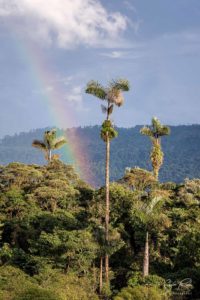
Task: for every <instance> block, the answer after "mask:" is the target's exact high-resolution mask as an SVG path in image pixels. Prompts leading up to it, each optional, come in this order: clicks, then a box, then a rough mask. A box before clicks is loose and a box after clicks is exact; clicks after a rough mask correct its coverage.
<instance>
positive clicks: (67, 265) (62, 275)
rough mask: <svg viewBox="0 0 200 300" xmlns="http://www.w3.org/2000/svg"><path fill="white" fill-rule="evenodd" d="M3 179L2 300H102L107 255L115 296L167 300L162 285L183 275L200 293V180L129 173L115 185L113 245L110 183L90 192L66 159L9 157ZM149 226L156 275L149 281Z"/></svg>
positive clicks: (0, 212)
mask: <svg viewBox="0 0 200 300" xmlns="http://www.w3.org/2000/svg"><path fill="white" fill-rule="evenodd" d="M129 176H131V177H130V178H129ZM0 184H1V193H0V224H1V225H0V291H1V292H0V297H1V298H2V299H5V300H15V299H21V298H22V297H29V298H30V297H35V298H37V297H38V299H39V297H40V296H41V295H44V296H43V297H47V295H51V296H49V299H51V298H50V297H54V298H55V299H61V300H66V299H75V300H76V299H77V300H78V299H83V300H87V299H91V300H94V299H95V300H96V299H98V294H97V291H98V281H99V259H100V257H102V256H104V254H105V252H108V253H109V255H110V269H111V271H110V278H111V286H110V288H111V289H110V293H111V295H110V298H111V299H112V297H114V299H131V297H132V298H133V297H135V298H134V299H137V298H136V297H143V298H139V299H145V297H147V296H146V295H147V291H148V292H149V298H148V299H168V298H167V297H168V290H165V289H164V288H163V285H165V283H166V282H168V283H169V280H171V283H173V284H175V282H176V283H177V282H181V281H182V280H184V279H185V278H191V280H192V283H191V285H190V290H188V291H189V293H190V295H191V297H193V298H197V299H198V298H199V297H200V293H199V288H198V286H199V274H200V267H199V266H200V255H199V248H200V246H199V240H200V237H199V232H200V225H199V224H200V214H199V201H200V196H199V192H200V180H199V179H194V180H190V179H186V180H185V181H184V182H183V183H182V184H176V183H173V182H169V183H162V184H159V183H158V182H156V181H155V180H152V173H151V172H148V171H146V170H144V169H141V168H132V169H129V170H127V172H126V173H125V176H124V178H122V180H120V181H119V182H114V183H112V184H111V185H110V202H111V211H110V225H109V232H110V243H109V245H106V244H105V234H104V233H105V231H104V230H105V229H104V226H102V224H103V222H104V209H105V207H104V198H105V188H104V187H102V188H100V189H97V190H93V189H92V188H91V187H89V186H88V185H87V184H85V183H84V182H83V181H82V180H81V179H80V178H79V177H78V175H77V174H76V173H75V171H74V169H73V167H72V166H70V165H65V164H63V163H61V162H60V161H59V160H56V161H52V162H51V163H49V164H48V165H45V166H39V165H25V164H21V163H11V164H9V165H7V166H4V167H2V168H1V173H0ZM147 228H148V229H149V242H150V247H149V251H150V276H147V277H146V278H145V279H143V278H142V276H141V271H142V258H143V252H144V244H145V232H146V229H147ZM146 285H148V288H147V286H146ZM169 287H170V284H169ZM104 289H105V292H106V293H107V290H106V286H104ZM176 291H177V286H176V287H175V286H172V293H175V292H176ZM27 295H28V296H27ZM31 295H34V296H31ZM35 295H37V296H35ZM38 295H40V296H38ZM133 295H134V296H133ZM20 297H21V298H20ZM120 297H121V298H120ZM150 297H151V298H150ZM159 297H165V298H159ZM22 299H23V298H22ZM24 299H26V298H24ZM44 299H45V298H44Z"/></svg>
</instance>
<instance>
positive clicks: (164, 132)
mask: <svg viewBox="0 0 200 300" xmlns="http://www.w3.org/2000/svg"><path fill="white" fill-rule="evenodd" d="M170 132H171V130H170V128H169V127H168V126H165V125H164V126H162V128H161V130H160V132H159V135H160V136H163V135H170Z"/></svg>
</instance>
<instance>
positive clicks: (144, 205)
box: [132, 189, 170, 277]
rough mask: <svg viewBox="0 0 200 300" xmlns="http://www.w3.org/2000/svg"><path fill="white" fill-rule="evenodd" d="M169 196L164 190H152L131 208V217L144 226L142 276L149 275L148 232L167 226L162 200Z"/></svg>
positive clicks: (168, 221)
mask: <svg viewBox="0 0 200 300" xmlns="http://www.w3.org/2000/svg"><path fill="white" fill-rule="evenodd" d="M168 197H169V192H168V191H166V190H159V189H157V190H152V191H151V192H150V193H149V196H148V199H146V201H145V202H144V200H143V201H141V200H140V201H137V202H136V203H134V208H133V210H132V215H133V218H134V219H135V218H139V219H140V220H141V221H142V223H143V224H144V227H145V247H144V256H143V277H146V276H148V275H149V233H151V231H152V230H153V229H155V228H167V227H168V226H169V224H170V220H169V219H168V217H167V216H166V215H165V214H163V213H162V207H163V204H164V200H165V199H167V198H168Z"/></svg>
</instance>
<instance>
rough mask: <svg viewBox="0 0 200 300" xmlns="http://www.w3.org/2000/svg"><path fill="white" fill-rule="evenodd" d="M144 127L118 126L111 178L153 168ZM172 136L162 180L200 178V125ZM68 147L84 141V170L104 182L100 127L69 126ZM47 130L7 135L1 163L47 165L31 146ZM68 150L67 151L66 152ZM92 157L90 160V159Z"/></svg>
mask: <svg viewBox="0 0 200 300" xmlns="http://www.w3.org/2000/svg"><path fill="white" fill-rule="evenodd" d="M140 128H141V126H136V127H134V128H129V129H127V128H117V131H118V138H116V139H114V140H113V141H112V144H111V157H112V159H111V174H110V175H111V180H116V179H119V178H121V177H122V176H123V174H124V169H125V168H126V167H133V166H139V167H141V168H145V169H148V170H151V162H150V159H149V153H150V149H151V142H150V141H149V140H148V139H147V138H146V137H145V136H142V135H141V134H140ZM170 128H171V134H170V138H168V137H166V138H165V137H163V139H162V149H163V152H164V163H163V166H162V167H161V170H160V176H159V179H160V180H161V181H175V182H177V183H178V182H183V181H184V179H185V178H198V177H200V152H199V149H200V125H191V126H186V125H185V126H170ZM66 132H67V134H66V136H67V140H68V146H66V147H69V145H70V144H71V143H73V139H74V135H75V136H76V137H77V139H78V140H79V141H81V148H82V149H83V151H82V156H83V160H85V161H87V164H85V170H84V173H85V174H86V173H87V172H88V169H89V170H90V172H91V173H92V174H93V176H92V177H93V178H94V180H91V183H94V184H95V185H102V184H104V172H105V168H104V166H105V163H104V157H105V147H104V146H105V145H104V143H103V141H102V140H101V139H100V138H99V136H100V127H99V126H94V127H85V128H74V129H68V130H67V131H66ZM43 133H44V129H37V130H35V131H31V132H28V133H20V134H18V135H15V136H6V137H5V138H3V139H2V141H1V143H0V164H8V163H10V162H12V161H20V162H23V163H28V164H32V163H35V164H44V163H45V159H44V157H43V154H42V153H41V152H40V151H39V150H37V149H33V147H31V144H32V141H33V140H34V139H39V140H41V139H42V138H43ZM64 152H65V151H64ZM58 153H62V155H61V159H62V160H64V161H65V162H66V163H71V162H72V161H71V159H70V156H68V157H67V158H66V157H65V156H64V155H63V151H62V150H61V151H58ZM88 157H89V160H88Z"/></svg>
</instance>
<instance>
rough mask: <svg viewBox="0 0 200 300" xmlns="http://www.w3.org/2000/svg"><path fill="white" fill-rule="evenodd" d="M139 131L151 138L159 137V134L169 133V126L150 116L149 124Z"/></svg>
mask: <svg viewBox="0 0 200 300" xmlns="http://www.w3.org/2000/svg"><path fill="white" fill-rule="evenodd" d="M140 132H141V133H142V134H143V135H147V136H149V137H151V138H155V139H159V138H160V137H161V136H164V135H169V134H170V128H169V127H168V126H166V125H162V124H161V122H160V121H159V120H158V119H157V118H156V117H154V118H152V121H151V125H150V126H144V127H143V128H142V129H141V130H140Z"/></svg>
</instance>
